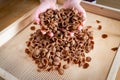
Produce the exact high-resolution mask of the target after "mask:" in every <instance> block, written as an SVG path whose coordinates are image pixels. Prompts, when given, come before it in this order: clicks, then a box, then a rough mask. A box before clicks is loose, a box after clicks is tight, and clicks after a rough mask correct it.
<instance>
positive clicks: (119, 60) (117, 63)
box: [106, 46, 120, 80]
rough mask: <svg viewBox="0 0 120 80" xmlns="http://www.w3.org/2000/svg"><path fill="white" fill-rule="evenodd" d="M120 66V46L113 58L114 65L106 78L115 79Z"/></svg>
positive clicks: (108, 79)
mask: <svg viewBox="0 0 120 80" xmlns="http://www.w3.org/2000/svg"><path fill="white" fill-rule="evenodd" d="M119 67H120V46H119V49H118V51H117V53H116V55H115V58H114V60H113V63H112V66H111V68H110V71H109V73H108V76H107V79H106V80H115V79H116V75H117V72H118V70H119Z"/></svg>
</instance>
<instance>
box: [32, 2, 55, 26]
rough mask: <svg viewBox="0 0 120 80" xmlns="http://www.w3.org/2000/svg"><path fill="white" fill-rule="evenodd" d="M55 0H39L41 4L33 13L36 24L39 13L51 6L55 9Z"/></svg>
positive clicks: (38, 20)
mask: <svg viewBox="0 0 120 80" xmlns="http://www.w3.org/2000/svg"><path fill="white" fill-rule="evenodd" d="M55 4H56V0H41V4H40V5H39V7H38V9H37V10H36V12H35V14H34V20H35V22H36V23H37V24H39V22H40V19H39V14H40V13H42V12H45V11H46V10H47V9H49V8H52V9H56V5H55Z"/></svg>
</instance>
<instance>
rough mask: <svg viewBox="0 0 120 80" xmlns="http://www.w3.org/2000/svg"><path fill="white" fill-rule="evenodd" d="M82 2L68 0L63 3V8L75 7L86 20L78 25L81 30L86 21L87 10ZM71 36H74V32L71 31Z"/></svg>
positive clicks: (79, 0)
mask: <svg viewBox="0 0 120 80" xmlns="http://www.w3.org/2000/svg"><path fill="white" fill-rule="evenodd" d="M80 2H81V0H66V1H65V2H64V4H63V8H75V9H76V10H77V11H78V12H79V13H80V14H81V15H82V16H83V18H84V21H83V22H82V24H81V25H80V26H78V30H80V31H81V29H82V27H83V26H84V24H85V22H86V20H85V19H86V12H85V10H84V9H83V7H82V6H81V5H80V4H79V3H80ZM70 36H71V37H73V36H74V33H73V32H70Z"/></svg>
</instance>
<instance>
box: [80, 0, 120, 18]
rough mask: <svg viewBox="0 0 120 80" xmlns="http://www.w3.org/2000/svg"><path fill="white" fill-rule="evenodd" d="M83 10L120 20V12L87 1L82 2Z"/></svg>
mask: <svg viewBox="0 0 120 80" xmlns="http://www.w3.org/2000/svg"><path fill="white" fill-rule="evenodd" d="M81 5H82V6H83V8H84V9H85V10H86V11H88V12H91V13H94V14H98V15H102V16H105V17H108V18H112V19H116V20H120V10H119V9H116V8H112V7H108V6H104V5H100V4H93V3H90V2H87V1H82V2H81Z"/></svg>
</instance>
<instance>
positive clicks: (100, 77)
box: [0, 2, 120, 80]
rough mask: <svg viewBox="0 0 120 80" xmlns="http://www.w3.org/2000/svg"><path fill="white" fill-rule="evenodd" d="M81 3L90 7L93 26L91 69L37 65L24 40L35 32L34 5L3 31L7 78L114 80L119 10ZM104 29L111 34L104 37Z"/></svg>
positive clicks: (0, 47)
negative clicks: (47, 69)
mask: <svg viewBox="0 0 120 80" xmlns="http://www.w3.org/2000/svg"><path fill="white" fill-rule="evenodd" d="M82 5H83V6H84V8H85V9H86V10H87V11H89V12H87V23H86V25H90V26H93V28H92V29H93V31H94V41H95V48H94V50H93V51H91V52H90V53H89V54H88V55H89V56H91V57H92V61H91V62H90V67H89V68H88V69H82V68H78V67H77V66H72V67H70V68H69V69H68V70H66V71H65V75H63V76H60V75H58V74H57V72H51V73H48V72H40V73H39V72H37V70H36V69H37V66H36V65H35V64H34V62H33V61H32V59H31V58H29V57H28V55H27V54H25V52H24V49H25V47H26V44H25V42H26V40H28V38H29V35H30V33H33V32H34V31H31V30H30V26H32V25H34V24H32V16H31V14H32V13H33V12H34V10H35V9H34V10H32V11H31V12H28V13H27V14H26V15H25V16H23V17H21V18H20V19H19V20H17V21H16V22H14V23H13V24H11V25H10V26H9V27H8V28H7V29H6V30H3V31H2V32H1V34H0V76H1V77H3V78H5V79H6V80H18V79H20V80H53V79H54V80H114V79H115V76H116V73H117V70H118V68H119V63H118V62H119V61H120V49H119V50H118V51H112V50H111V48H113V47H118V46H119V43H120V21H119V19H120V18H119V17H120V16H119V15H120V11H119V10H115V9H110V8H108V7H104V6H101V5H93V4H90V3H88V2H82ZM94 11H95V12H94ZM97 11H101V12H99V13H98V12H97ZM90 12H92V13H90ZM93 12H94V13H96V14H94V13H93ZM110 13H112V14H113V15H111V14H110ZM98 14H99V15H98ZM108 14H110V15H111V16H109V15H108ZM100 15H102V16H100ZM103 16H107V17H109V18H107V17H103ZM111 18H114V19H111ZM96 20H100V21H101V23H100V25H102V30H100V31H99V30H97V27H98V24H97V23H96ZM103 33H105V34H108V38H106V39H103V38H101V35H102V34H103Z"/></svg>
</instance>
